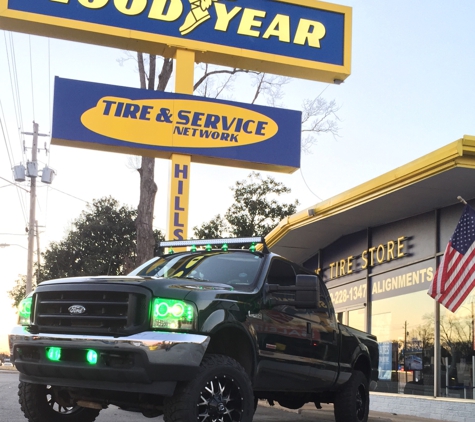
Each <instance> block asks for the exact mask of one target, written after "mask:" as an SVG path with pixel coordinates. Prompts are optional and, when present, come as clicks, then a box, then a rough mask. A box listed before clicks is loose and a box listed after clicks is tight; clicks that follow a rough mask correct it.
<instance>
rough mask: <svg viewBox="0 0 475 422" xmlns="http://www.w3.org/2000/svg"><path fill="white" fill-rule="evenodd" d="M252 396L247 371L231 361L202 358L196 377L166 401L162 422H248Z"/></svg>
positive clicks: (220, 358)
mask: <svg viewBox="0 0 475 422" xmlns="http://www.w3.org/2000/svg"><path fill="white" fill-rule="evenodd" d="M253 415H254V394H253V391H252V385H251V382H250V381H249V377H248V376H247V374H246V372H245V371H244V369H243V368H242V366H241V365H239V363H238V362H236V361H235V360H234V359H232V358H230V357H228V356H223V355H208V356H205V357H204V359H203V362H202V363H201V366H200V370H199V372H198V374H197V375H196V377H195V378H194V379H192V380H191V381H188V382H187V383H184V384H182V385H180V386H179V387H178V388H177V391H176V392H175V394H174V396H173V397H171V398H169V399H167V400H165V406H164V420H165V422H204V421H206V422H221V421H222V422H251V421H252V418H253Z"/></svg>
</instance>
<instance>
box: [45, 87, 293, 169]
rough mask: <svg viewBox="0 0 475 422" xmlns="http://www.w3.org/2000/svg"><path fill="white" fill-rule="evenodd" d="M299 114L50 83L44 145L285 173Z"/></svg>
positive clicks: (130, 90)
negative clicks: (48, 138)
mask: <svg viewBox="0 0 475 422" xmlns="http://www.w3.org/2000/svg"><path fill="white" fill-rule="evenodd" d="M300 138H301V112H300V111H293V110H285V109H279V108H272V107H264V106H256V105H249V104H243V103H236V102H231V101H224V100H215V99H209V98H204V97H197V96H192V95H183V94H172V93H166V92H160V91H150V90H144V89H136V88H127V87H120V86H114V85H104V84H97V83H91V82H82V81H76V80H69V79H62V78H56V81H55V92H54V108H53V133H52V143H53V144H58V145H66V146H72V147H80V148H88V149H99V150H104V151H112V152H122V153H127V154H134V155H149V156H154V157H159V158H170V156H171V154H173V153H179V154H184V155H191V156H192V159H193V161H195V162H201V163H208V164H219V165H228V166H233V167H242V168H252V169H262V170H270V171H278V172H284V173H292V172H294V171H295V170H296V169H297V168H299V167H300Z"/></svg>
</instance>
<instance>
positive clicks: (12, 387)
mask: <svg viewBox="0 0 475 422" xmlns="http://www.w3.org/2000/svg"><path fill="white" fill-rule="evenodd" d="M17 386H18V373H17V371H16V370H15V369H14V368H9V369H8V370H7V369H6V368H3V367H0V414H1V415H2V417H1V419H0V420H8V421H9V422H24V421H25V422H26V419H25V418H24V416H23V414H22V412H21V411H20V409H19V405H18V396H17ZM146 420H148V419H147V418H145V417H143V416H142V415H141V414H139V413H131V412H124V411H122V410H120V409H118V408H116V407H115V406H110V407H109V409H106V410H103V411H101V414H100V415H99V417H98V418H97V420H96V421H97V422H132V421H133V422H135V421H137V422H138V421H144V422H145V421H146ZM154 420H155V421H157V422H160V421H163V418H162V417H158V418H156V419H154ZM317 421H318V422H335V417H334V415H333V405H332V404H322V409H317V408H316V407H315V406H314V405H313V404H310V403H308V404H306V405H305V406H304V407H303V408H302V409H299V410H291V409H285V408H282V407H280V406H279V405H277V404H276V405H275V406H272V407H271V406H270V405H269V404H268V403H267V402H266V401H263V400H260V401H259V406H258V408H257V412H256V414H255V416H254V422H317ZM431 421H432V422H440V420H438V419H425V418H419V417H415V416H407V415H398V414H393V413H383V412H373V411H370V414H369V419H368V422H431Z"/></svg>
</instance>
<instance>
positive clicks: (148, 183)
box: [136, 53, 173, 265]
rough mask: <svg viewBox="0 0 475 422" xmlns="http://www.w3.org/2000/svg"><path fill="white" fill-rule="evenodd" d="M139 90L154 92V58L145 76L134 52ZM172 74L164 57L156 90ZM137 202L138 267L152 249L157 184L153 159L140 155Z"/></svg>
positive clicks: (140, 57) (163, 86)
mask: <svg viewBox="0 0 475 422" xmlns="http://www.w3.org/2000/svg"><path fill="white" fill-rule="evenodd" d="M137 61H138V67H139V77H140V88H142V89H149V90H154V89H155V76H156V56H154V55H150V56H149V60H148V64H149V71H148V74H147V73H146V72H145V61H144V56H143V54H142V53H137ZM172 73H173V59H167V58H165V59H164V60H163V64H162V70H161V72H160V74H159V76H158V84H157V90H158V91H165V89H166V87H167V85H168V81H169V80H170V76H171V75H172ZM138 172H139V174H140V199H139V205H138V208H137V220H136V225H137V264H138V265H140V264H142V263H144V262H145V261H147V260H148V259H150V258H152V256H153V251H154V247H155V238H154V236H153V215H154V208H155V196H156V194H157V184H156V183H155V158H154V157H147V156H143V157H142V161H141V165H140V168H139V169H138Z"/></svg>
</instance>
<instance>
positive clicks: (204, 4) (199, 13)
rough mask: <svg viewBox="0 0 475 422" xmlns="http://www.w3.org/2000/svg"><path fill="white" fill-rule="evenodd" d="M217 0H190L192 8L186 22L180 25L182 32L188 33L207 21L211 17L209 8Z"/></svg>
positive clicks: (183, 33)
mask: <svg viewBox="0 0 475 422" xmlns="http://www.w3.org/2000/svg"><path fill="white" fill-rule="evenodd" d="M215 1H218V0H189V2H190V5H191V9H190V11H189V12H188V15H186V18H185V22H184V23H183V25H182V26H180V34H181V35H186V34H188V33H190V32H191V31H193V30H194V29H195V28H196V27H197V26H198V25H201V24H202V23H203V22H205V21H207V20H208V19H209V18H210V14H209V12H208V9H209V8H210V7H211V5H212V4H213V2H215Z"/></svg>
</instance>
